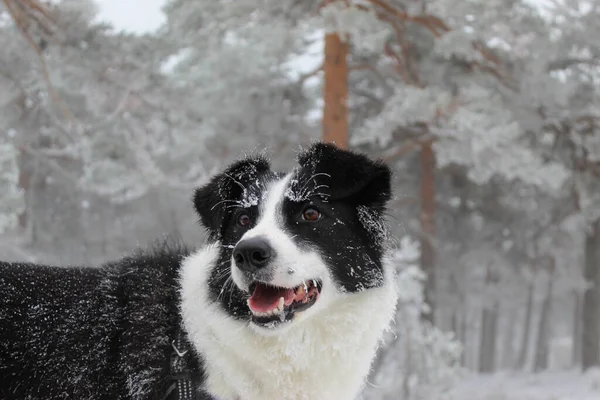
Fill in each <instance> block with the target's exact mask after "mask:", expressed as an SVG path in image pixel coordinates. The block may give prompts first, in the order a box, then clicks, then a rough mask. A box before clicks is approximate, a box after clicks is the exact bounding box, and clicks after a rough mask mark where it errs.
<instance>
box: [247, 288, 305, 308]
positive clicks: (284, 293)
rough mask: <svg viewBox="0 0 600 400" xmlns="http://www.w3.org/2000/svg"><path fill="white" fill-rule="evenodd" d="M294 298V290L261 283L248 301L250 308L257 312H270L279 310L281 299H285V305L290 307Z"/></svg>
mask: <svg viewBox="0 0 600 400" xmlns="http://www.w3.org/2000/svg"><path fill="white" fill-rule="evenodd" d="M294 296H295V293H294V290H293V289H285V288H276V287H272V286H267V285H264V284H262V283H259V284H257V285H256V287H255V288H254V293H252V296H251V297H250V300H248V306H250V309H252V311H255V312H263V313H264V312H269V311H272V310H274V309H275V308H277V306H278V305H279V299H280V298H281V297H283V300H284V303H285V304H286V305H289V304H291V303H292V300H293V299H294Z"/></svg>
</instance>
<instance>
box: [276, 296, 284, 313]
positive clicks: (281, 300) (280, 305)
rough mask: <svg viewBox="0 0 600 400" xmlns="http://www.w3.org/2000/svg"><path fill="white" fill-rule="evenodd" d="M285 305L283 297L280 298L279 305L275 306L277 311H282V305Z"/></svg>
mask: <svg viewBox="0 0 600 400" xmlns="http://www.w3.org/2000/svg"><path fill="white" fill-rule="evenodd" d="M284 304H285V299H284V298H283V296H281V297H280V298H279V304H277V310H278V311H283V305H284Z"/></svg>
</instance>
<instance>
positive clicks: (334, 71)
mask: <svg viewBox="0 0 600 400" xmlns="http://www.w3.org/2000/svg"><path fill="white" fill-rule="evenodd" d="M334 1H336V0H327V3H332V2H334ZM323 73H324V78H323V79H324V82H323V101H324V105H323V125H322V128H323V132H322V136H323V137H322V139H323V141H325V142H333V143H335V144H336V145H337V146H338V147H340V148H343V149H345V148H347V147H348V106H347V103H346V102H347V98H348V43H346V42H343V41H342V40H341V38H340V37H339V35H338V34H337V33H328V34H326V35H325V54H324V61H323Z"/></svg>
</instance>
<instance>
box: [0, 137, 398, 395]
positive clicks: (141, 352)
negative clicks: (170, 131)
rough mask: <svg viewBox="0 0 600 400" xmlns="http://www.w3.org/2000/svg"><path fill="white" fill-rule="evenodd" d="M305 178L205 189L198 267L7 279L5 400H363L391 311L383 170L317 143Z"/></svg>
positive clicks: (1, 302) (167, 263)
mask: <svg viewBox="0 0 600 400" xmlns="http://www.w3.org/2000/svg"><path fill="white" fill-rule="evenodd" d="M298 162H299V166H298V167H297V168H296V169H295V170H293V171H292V172H291V173H289V174H281V173H276V172H273V171H272V170H271V169H270V166H269V163H268V161H267V160H266V159H264V158H262V157H254V158H246V159H244V160H241V161H238V162H236V163H234V164H233V165H231V166H230V167H228V168H227V169H226V170H225V171H224V172H223V173H221V174H220V175H217V176H215V177H214V178H213V179H212V180H211V181H210V182H209V183H208V184H206V185H205V186H204V187H202V188H200V189H198V190H197V191H196V193H195V196H194V205H195V208H196V210H197V212H198V214H199V215H200V219H201V221H202V223H203V224H204V226H205V227H206V228H207V230H208V234H209V239H210V240H209V244H208V245H207V246H205V247H204V248H202V249H200V250H198V251H196V252H193V253H188V252H186V251H185V250H184V249H177V248H170V247H163V248H159V249H155V250H153V251H151V252H146V253H139V254H136V255H134V256H131V257H128V258H125V259H122V260H119V261H117V262H114V263H109V264H106V265H103V266H102V267H101V268H75V267H69V268H58V267H47V266H38V265H32V264H15V263H13V264H11V263H0V398H2V399H54V398H60V399H63V398H64V399H165V398H181V399H184V398H213V399H219V400H234V399H240V400H254V399H261V400H264V399H314V398H319V399H324V400H326V399H335V400H340V399H342V400H343V399H354V398H356V396H357V395H358V394H359V393H360V390H361V388H362V386H363V384H364V381H365V377H366V376H367V374H368V372H369V369H370V365H371V361H372V359H373V357H374V355H375V351H376V348H377V346H378V343H379V341H380V338H381V336H382V333H383V331H384V330H385V328H386V327H387V326H388V324H389V322H390V319H391V318H392V316H393V312H394V308H395V304H396V291H395V285H394V273H393V269H392V265H391V263H390V262H389V260H388V259H387V258H386V229H385V228H384V222H383V213H384V209H385V206H386V202H387V201H388V200H389V198H390V195H391V193H390V192H391V190H390V170H389V169H388V168H387V167H386V166H385V165H383V164H382V163H380V162H376V161H372V160H370V159H368V158H367V157H365V156H363V155H360V154H356V153H353V152H349V151H343V150H339V149H337V148H335V147H334V146H332V145H327V144H321V143H318V144H315V145H313V146H312V147H310V148H309V149H308V150H307V151H304V152H303V153H301V154H300V155H299V157H298ZM191 388H193V389H191ZM190 391H193V392H195V393H194V394H193V395H192V394H191V393H190Z"/></svg>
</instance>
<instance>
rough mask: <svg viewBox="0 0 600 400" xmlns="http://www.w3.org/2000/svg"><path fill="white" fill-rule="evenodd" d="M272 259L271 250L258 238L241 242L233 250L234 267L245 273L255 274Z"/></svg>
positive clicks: (268, 245)
mask: <svg viewBox="0 0 600 400" xmlns="http://www.w3.org/2000/svg"><path fill="white" fill-rule="evenodd" d="M272 257H273V248H272V247H271V245H270V244H269V242H268V241H267V240H266V239H265V238H263V237H260V236H258V237H253V238H250V239H245V240H242V241H241V242H239V243H238V244H237V245H236V246H235V249H233V259H234V260H235V265H237V266H238V268H239V269H241V270H243V271H247V272H256V271H257V270H259V269H261V268H263V267H265V266H266V265H267V264H268V263H269V261H270V260H271V258H272Z"/></svg>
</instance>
